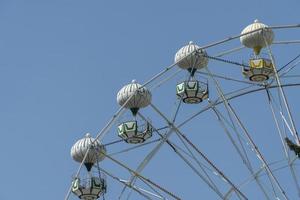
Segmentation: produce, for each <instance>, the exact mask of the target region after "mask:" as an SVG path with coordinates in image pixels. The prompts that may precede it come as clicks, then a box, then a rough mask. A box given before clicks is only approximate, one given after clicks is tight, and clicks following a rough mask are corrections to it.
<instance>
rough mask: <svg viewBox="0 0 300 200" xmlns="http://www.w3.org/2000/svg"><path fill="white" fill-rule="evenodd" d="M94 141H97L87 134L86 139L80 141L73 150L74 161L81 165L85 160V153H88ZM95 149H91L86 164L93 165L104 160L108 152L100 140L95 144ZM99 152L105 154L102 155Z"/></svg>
mask: <svg viewBox="0 0 300 200" xmlns="http://www.w3.org/2000/svg"><path fill="white" fill-rule="evenodd" d="M94 140H95V139H94V138H92V137H91V135H90V134H89V133H87V134H86V135H85V137H84V138H82V139H80V140H78V141H77V142H76V143H75V144H74V145H73V146H72V148H71V156H72V158H73V160H75V161H77V162H79V163H81V162H82V160H83V158H84V155H85V153H86V152H87V150H88V148H89V146H90V145H91V144H92V142H93V141H94ZM94 147H95V148H91V149H90V150H89V152H88V155H87V157H86V159H85V162H84V163H93V164H94V163H96V162H97V161H101V160H103V159H104V157H105V153H106V150H105V148H104V147H103V146H102V145H101V143H100V142H99V140H96V141H95V142H94ZM99 151H100V152H102V153H104V154H102V153H100V152H99ZM97 156H98V158H97Z"/></svg>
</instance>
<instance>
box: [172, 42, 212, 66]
mask: <svg viewBox="0 0 300 200" xmlns="http://www.w3.org/2000/svg"><path fill="white" fill-rule="evenodd" d="M197 49H200V47H199V46H198V45H196V44H194V43H193V42H192V41H191V42H189V44H188V45H186V46H184V47H182V48H181V49H179V50H178V51H177V53H176V54H175V59H174V60H175V62H176V63H177V62H178V61H179V60H181V59H182V58H184V57H185V56H187V55H188V54H190V53H191V52H193V51H195V50H197ZM203 55H207V53H206V51H205V50H202V54H201V53H198V54H194V53H192V54H190V56H188V57H186V58H184V59H183V60H181V61H180V62H179V63H177V65H178V66H179V67H180V68H183V69H189V68H194V69H201V68H203V67H206V66H207V64H208V58H207V57H204V56H203Z"/></svg>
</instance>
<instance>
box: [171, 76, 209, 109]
mask: <svg viewBox="0 0 300 200" xmlns="http://www.w3.org/2000/svg"><path fill="white" fill-rule="evenodd" d="M176 95H177V96H178V98H180V99H182V101H183V102H184V103H187V104H196V103H200V102H202V101H203V100H205V99H207V98H208V87H207V84H204V83H202V82H200V81H197V80H190V81H183V82H181V83H179V84H177V86H176Z"/></svg>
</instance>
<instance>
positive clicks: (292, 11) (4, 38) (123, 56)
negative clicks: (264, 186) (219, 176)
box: [0, 0, 300, 200]
mask: <svg viewBox="0 0 300 200" xmlns="http://www.w3.org/2000/svg"><path fill="white" fill-rule="evenodd" d="M299 7H300V2H299V1H297V0H291V1H289V2H288V3H287V2H285V1H271V0H268V1H258V0H253V1H237V0H230V1H216V0H212V1H196V0H194V1H193V0H187V1H177V0H176V1H170V0H168V1H138V0H128V1H113V0H112V1H100V0H97V1H96V0H90V1H82V0H72V1H70V0H59V1H58V0H52V1H37V0H26V1H24V0H1V1H0V27H1V28H0V94H1V96H0V122H1V123H0V133H1V136H2V138H1V140H0V156H1V158H2V159H1V160H2V162H1V167H0V169H1V170H0V174H1V182H0V186H1V188H2V189H1V192H0V199H1V200H10V199H21V198H22V199H43V200H50V199H51V200H53V199H62V198H63V197H64V196H65V194H66V192H67V189H68V187H69V184H70V181H71V177H72V175H73V174H74V173H75V172H76V170H77V167H78V164H77V163H75V162H74V161H73V160H72V159H71V157H70V148H71V146H72V145H73V143H75V141H76V140H78V139H79V138H81V137H82V136H83V135H84V134H85V133H86V132H90V133H91V134H92V135H93V136H95V135H96V134H97V133H98V132H99V131H100V130H101V128H102V127H103V126H104V125H105V124H106V123H107V121H108V120H109V119H110V117H111V116H112V115H113V113H114V112H115V111H116V110H117V109H118V105H117V102H116V93H117V91H118V90H119V89H120V88H121V87H122V86H123V85H125V84H127V83H129V82H130V81H131V80H132V79H137V80H138V82H140V83H143V82H145V81H146V80H148V79H149V78H150V77H152V76H153V75H155V74H156V73H158V72H160V71H161V70H163V69H164V68H165V67H166V66H168V65H170V64H172V62H173V58H174V54H175V53H176V51H177V50H178V49H179V48H180V47H182V46H183V45H185V44H187V43H188V42H189V41H190V40H192V41H194V42H195V43H197V44H198V45H205V44H208V43H211V42H213V41H217V40H220V39H223V38H226V37H228V36H232V35H236V34H239V33H240V32H241V30H242V29H243V28H244V27H245V26H247V25H248V24H250V23H252V21H253V20H254V19H259V20H260V21H262V22H264V23H266V24H268V25H281V24H296V23H299V19H300V14H299ZM299 34H300V32H299V29H291V30H288V31H278V32H275V35H276V36H275V38H276V40H277V39H278V40H292V39H295V40H296V39H299ZM238 46H240V43H239V41H238V40H236V41H233V42H231V43H229V44H225V45H221V46H220V47H216V48H212V49H208V52H209V53H211V54H215V53H217V52H221V51H224V50H227V49H230V48H233V47H238ZM250 53H251V52H250V50H243V52H241V53H237V54H232V55H230V56H228V57H227V58H228V59H232V60H235V61H238V62H247V59H248V58H249V55H250ZM298 53H299V45H289V46H276V47H274V54H275V55H276V56H275V57H276V61H277V62H278V65H279V66H282V65H283V64H285V63H286V62H288V61H289V60H290V59H292V58H293V57H295V56H296V55H297V54H298ZM209 67H211V68H210V69H211V70H212V71H213V72H216V73H220V74H225V75H227V76H232V77H235V78H239V79H243V78H242V75H241V71H240V69H236V68H235V67H231V66H230V65H225V64H223V63H217V62H210V64H209ZM297 72H299V70H298V71H297V69H295V70H294V71H293V73H294V74H297ZM298 74H299V73H298ZM184 77H185V73H183V72H182V73H181V74H180V75H179V76H178V77H176V78H175V79H174V80H172V81H170V82H168V83H166V84H165V85H163V86H162V87H160V88H157V89H156V90H154V91H153V102H154V104H155V105H157V106H158V107H159V108H161V109H162V111H163V112H164V113H166V115H167V116H168V117H171V116H172V113H173V112H174V105H175V102H176V97H175V95H174V96H172V95H173V94H174V92H175V89H174V88H175V84H176V82H178V81H179V80H182V79H183V78H184ZM293 81H294V82H297V79H293V80H291V82H293ZM221 85H222V86H223V87H224V91H226V92H229V91H232V90H233V89H237V88H240V87H241V86H243V85H235V83H234V82H233V83H232V82H226V81H221ZM211 87H212V88H214V86H213V83H212V84H211ZM287 95H288V99H289V102H290V104H291V107H292V110H293V115H294V117H295V121H296V124H299V120H300V115H299V112H297V111H299V106H298V105H297V104H298V101H297V99H299V97H300V96H299V88H293V89H287ZM217 96H218V95H217V93H216V91H215V90H214V89H212V94H211V98H212V99H215V98H216V97H217ZM232 104H233V105H234V107H235V108H236V110H237V111H238V114H239V115H240V116H241V119H242V120H243V121H245V122H246V126H247V127H249V130H250V131H251V133H252V134H253V138H254V139H255V141H256V142H257V143H258V145H259V147H261V149H262V151H263V152H264V153H265V154H266V155H267V160H270V161H274V160H277V158H279V159H280V158H282V157H283V154H282V149H280V147H281V146H280V140H279V137H278V134H277V133H276V129H275V125H274V121H273V120H272V117H271V113H270V109H269V107H268V104H267V101H266V97H265V94H263V93H262V94H260V95H256V94H251V95H249V96H247V97H246V96H245V97H241V98H239V99H238V100H233V101H232ZM202 106H203V105H197V106H195V107H191V106H183V107H182V108H181V110H180V116H179V117H178V121H179V122H180V121H183V119H184V118H185V117H186V116H189V115H190V114H191V113H194V112H195V111H196V110H199V108H201V107H202ZM220 111H222V112H225V109H224V108H223V107H220ZM257 112H259V114H257ZM143 113H144V114H145V115H146V116H149V117H150V118H151V120H152V121H153V123H155V124H156V125H157V126H158V127H159V126H162V125H163V120H162V119H161V118H159V117H158V116H157V115H156V114H155V113H154V112H153V111H151V110H150V109H145V110H144V111H143ZM126 116H127V117H128V116H129V115H128V113H127V115H126ZM124 118H126V117H124ZM298 126H299V125H298ZM182 131H183V132H185V133H187V135H189V136H190V138H191V139H192V140H193V141H194V142H195V144H197V145H198V146H199V148H200V149H202V150H203V152H205V153H206V154H207V155H208V156H209V157H210V158H211V159H212V160H213V161H214V162H215V163H216V165H217V166H218V167H219V168H220V169H222V170H224V171H225V172H226V174H228V177H230V178H231V179H232V180H233V182H235V183H241V182H242V180H245V179H246V178H247V177H249V174H247V173H248V172H247V171H246V170H245V167H244V166H243V165H242V162H241V160H240V159H239V157H238V156H237V154H236V152H235V151H234V149H233V148H232V146H230V144H229V141H228V138H227V137H225V135H224V133H223V132H222V129H221V127H220V126H219V124H218V122H217V121H216V119H215V116H214V115H213V113H212V112H211V111H208V112H206V113H205V114H203V115H201V116H200V117H198V118H197V119H195V120H193V121H191V123H190V124H189V125H188V126H184V127H183V128H182ZM171 139H173V140H174V142H177V143H178V144H179V143H180V142H179V141H178V139H176V137H175V136H173V137H172V138H171ZM114 140H118V137H117V136H116V128H115V126H114V127H113V128H112V130H111V131H110V132H109V134H108V135H107V137H105V138H104V141H103V143H108V142H110V141H114ZM214 145H217V146H218V148H213V147H214ZM273 145H274V148H273ZM126 147H128V145H126V144H118V145H112V146H111V147H108V148H107V149H108V151H109V152H116V151H118V150H121V149H123V148H126ZM153 147H154V146H153V145H152V146H151V145H150V146H147V147H145V148H141V149H139V150H137V151H134V152H130V153H125V154H122V155H118V156H117V157H116V158H118V159H120V160H122V161H124V163H127V164H128V165H129V166H130V167H132V168H136V166H137V165H138V163H139V162H140V161H141V160H142V158H143V156H145V155H146V154H147V152H149V151H150V150H151V148H153ZM275 147H276V148H275ZM277 147H278V148H277ZM230 148H231V149H230ZM257 163H259V162H257ZM103 166H104V167H105V168H106V169H109V170H110V171H111V172H113V173H116V174H118V175H119V176H120V177H121V178H123V179H127V178H128V176H129V174H128V173H127V172H125V171H124V170H123V171H122V169H120V168H119V167H118V166H116V165H114V164H113V163H111V162H110V161H107V160H105V161H104V163H103ZM298 170H299V167H298ZM282 171H283V172H282V173H280V172H278V174H276V175H277V176H279V177H280V181H281V182H282V184H283V185H284V188H285V189H286V190H287V192H288V194H289V195H290V197H291V199H295V198H296V192H295V188H294V186H293V182H292V179H291V178H290V177H288V178H286V177H285V176H290V174H289V171H288V170H282ZM143 174H144V175H145V176H147V177H149V178H150V179H151V180H154V181H156V182H158V183H160V184H162V185H163V186H165V187H166V188H168V189H170V190H171V191H173V192H174V193H175V194H177V195H179V196H181V197H182V198H183V199H199V198H200V197H201V199H202V198H203V199H217V196H216V195H215V194H214V193H213V192H212V191H211V190H210V189H209V188H208V187H207V186H206V185H205V184H204V183H203V182H202V181H201V180H200V179H199V178H198V177H196V176H195V175H194V174H193V172H192V171H191V170H190V169H189V168H187V167H186V165H185V164H184V163H183V162H182V161H181V160H180V159H179V158H178V157H176V155H175V154H174V153H173V152H172V151H170V148H169V147H167V146H164V147H163V148H162V150H161V151H160V153H159V154H158V155H157V157H155V159H154V160H153V162H151V163H150V165H149V166H147V168H146V169H145V171H144V172H143ZM174 174H175V176H174ZM299 178H300V177H299ZM217 181H219V180H217ZM220 185H221V187H222V189H224V190H226V187H225V186H224V184H223V183H220ZM108 187H109V190H108V194H107V195H106V197H107V199H117V196H118V194H119V193H120V188H121V186H120V184H119V183H117V182H115V181H113V180H111V179H108ZM244 191H245V192H246V194H249V197H250V198H249V199H255V198H256V199H259V198H262V197H261V196H260V195H261V194H258V193H256V191H257V188H256V186H255V184H249V186H245V189H244ZM140 198H141V197H140V196H138V195H136V194H134V196H133V197H132V199H140ZM70 199H76V198H75V197H74V196H72V197H71V198H70Z"/></svg>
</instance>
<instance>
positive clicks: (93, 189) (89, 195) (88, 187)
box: [72, 177, 107, 200]
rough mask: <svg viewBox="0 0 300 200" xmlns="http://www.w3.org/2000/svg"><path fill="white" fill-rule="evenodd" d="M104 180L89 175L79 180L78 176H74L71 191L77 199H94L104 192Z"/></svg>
mask: <svg viewBox="0 0 300 200" xmlns="http://www.w3.org/2000/svg"><path fill="white" fill-rule="evenodd" d="M106 188H107V186H106V181H105V179H103V178H99V177H91V178H88V179H86V180H83V181H81V180H80V178H75V179H74V181H73V182H72V192H73V193H74V194H75V195H76V196H78V198H79V199H84V200H96V199H98V198H99V197H100V196H101V195H103V194H104V193H106Z"/></svg>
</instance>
